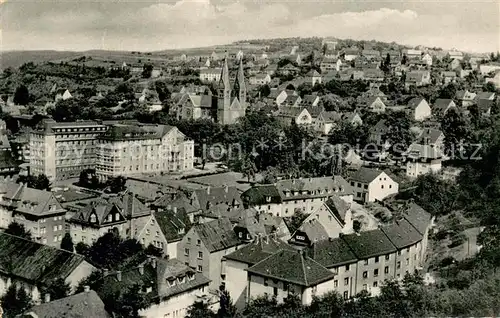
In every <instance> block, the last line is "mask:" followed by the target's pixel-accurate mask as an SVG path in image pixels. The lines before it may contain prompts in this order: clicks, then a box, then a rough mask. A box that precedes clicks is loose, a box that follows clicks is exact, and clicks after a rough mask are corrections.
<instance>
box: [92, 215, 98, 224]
mask: <svg viewBox="0 0 500 318" xmlns="http://www.w3.org/2000/svg"><path fill="white" fill-rule="evenodd" d="M96 222H97V217H96V216H95V214H92V215H91V216H90V223H96Z"/></svg>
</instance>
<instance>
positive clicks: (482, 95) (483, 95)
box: [474, 92, 495, 102]
mask: <svg viewBox="0 0 500 318" xmlns="http://www.w3.org/2000/svg"><path fill="white" fill-rule="evenodd" d="M481 99H486V100H493V101H494V100H495V93H493V92H480V93H477V95H476V96H475V97H474V101H475V102H478V101H479V100H481Z"/></svg>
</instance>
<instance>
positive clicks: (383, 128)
mask: <svg viewBox="0 0 500 318" xmlns="http://www.w3.org/2000/svg"><path fill="white" fill-rule="evenodd" d="M388 130H389V126H388V125H387V122H386V120H385V119H381V120H379V121H378V122H377V123H376V124H375V126H373V127H372V128H371V129H370V133H378V134H383V133H386V132H387V131H388Z"/></svg>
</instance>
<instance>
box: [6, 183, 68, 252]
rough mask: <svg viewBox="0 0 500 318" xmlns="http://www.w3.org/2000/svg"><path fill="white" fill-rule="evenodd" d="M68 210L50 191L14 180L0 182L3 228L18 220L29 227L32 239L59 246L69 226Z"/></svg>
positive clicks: (25, 226) (27, 228)
mask: <svg viewBox="0 0 500 318" xmlns="http://www.w3.org/2000/svg"><path fill="white" fill-rule="evenodd" d="M65 214H66V210H65V209H64V208H63V207H62V206H61V204H60V203H59V202H58V201H57V199H56V197H55V196H54V194H53V193H52V192H50V191H44V190H38V189H33V188H29V187H28V186H27V185H25V184H18V183H13V182H3V183H2V184H1V185H0V227H1V228H7V226H9V224H10V223H11V222H17V223H19V224H22V225H23V226H24V228H25V229H26V230H28V231H30V233H31V236H32V239H33V241H35V242H38V243H42V244H46V245H50V246H53V247H60V245H61V240H62V238H63V237H64V234H65V230H66V229H65V223H66V219H65Z"/></svg>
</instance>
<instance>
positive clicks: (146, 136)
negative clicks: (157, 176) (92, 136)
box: [96, 123, 194, 180]
mask: <svg viewBox="0 0 500 318" xmlns="http://www.w3.org/2000/svg"><path fill="white" fill-rule="evenodd" d="M193 161H194V142H193V141H192V140H188V139H187V138H186V136H185V135H184V134H182V133H181V132H180V131H179V130H178V129H177V128H176V127H173V126H167V125H154V124H140V123H110V124H109V125H108V129H107V131H106V132H105V133H104V134H102V135H100V136H98V138H97V147H96V174H97V176H98V177H99V178H100V179H101V180H106V179H107V178H109V177H116V176H127V175H133V174H140V173H159V172H172V171H184V170H189V169H192V168H193Z"/></svg>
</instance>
